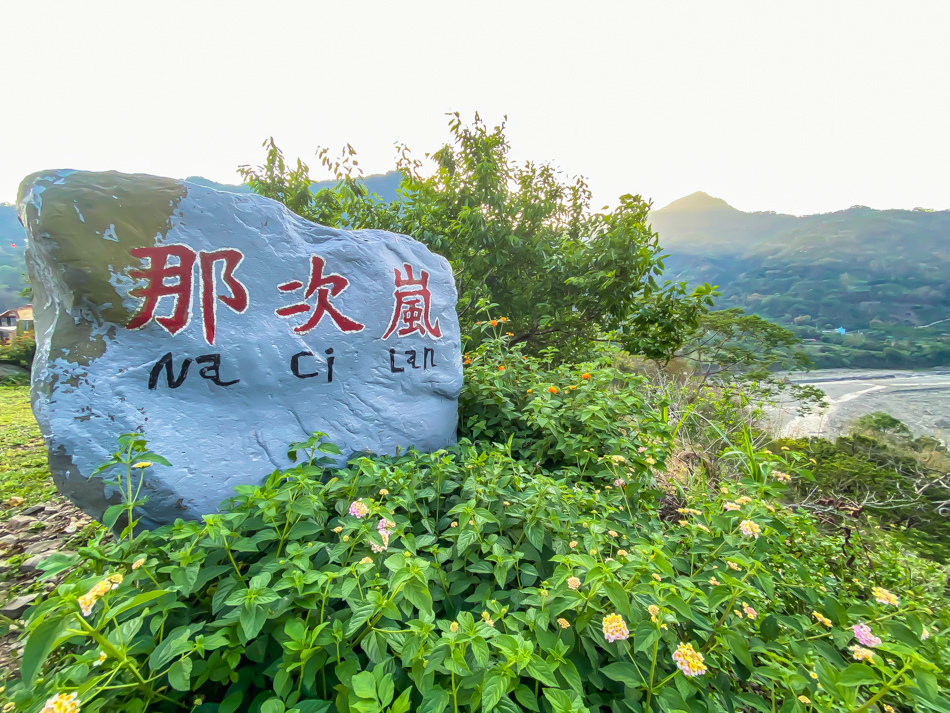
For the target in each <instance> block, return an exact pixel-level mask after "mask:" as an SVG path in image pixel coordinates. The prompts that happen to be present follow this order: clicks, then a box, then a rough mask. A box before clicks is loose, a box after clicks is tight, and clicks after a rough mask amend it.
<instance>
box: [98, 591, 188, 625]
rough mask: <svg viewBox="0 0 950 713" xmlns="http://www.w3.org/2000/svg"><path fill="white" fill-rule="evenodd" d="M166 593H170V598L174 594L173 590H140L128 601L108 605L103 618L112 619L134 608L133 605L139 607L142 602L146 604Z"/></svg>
mask: <svg viewBox="0 0 950 713" xmlns="http://www.w3.org/2000/svg"><path fill="white" fill-rule="evenodd" d="M166 594H167V595H170V597H169V598H170V599H171V598H174V596H175V592H166V591H164V590H162V589H154V590H152V591H151V592H142V593H141V594H137V595H136V596H134V597H132V598H131V599H129V600H128V601H125V602H122V603H120V604H119V605H118V606H116V607H114V608H113V607H110V608H109V609H108V610H107V611H106V615H105V618H106V619H112V618H113V617H117V616H119V615H121V614H125V613H126V612H128V611H131V610H132V609H135V607H140V606H142V605H144V604H148V603H149V602H152V601H155V600H156V599H158V598H159V597H163V596H165V595H166Z"/></svg>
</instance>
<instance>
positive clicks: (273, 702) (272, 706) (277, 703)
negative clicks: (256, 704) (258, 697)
mask: <svg viewBox="0 0 950 713" xmlns="http://www.w3.org/2000/svg"><path fill="white" fill-rule="evenodd" d="M261 713H284V702H283V701H282V700H280V699H279V698H277V697H276V696H275V697H274V698H268V699H267V700H266V701H264V702H263V703H262V704H261Z"/></svg>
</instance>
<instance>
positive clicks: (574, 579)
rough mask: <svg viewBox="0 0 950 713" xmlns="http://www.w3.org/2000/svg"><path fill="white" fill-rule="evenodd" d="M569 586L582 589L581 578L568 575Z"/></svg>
mask: <svg viewBox="0 0 950 713" xmlns="http://www.w3.org/2000/svg"><path fill="white" fill-rule="evenodd" d="M567 586H568V588H569V589H574V590H576V589H580V586H581V580H580V579H579V578H577V577H568V579H567Z"/></svg>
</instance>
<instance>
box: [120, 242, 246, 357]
mask: <svg viewBox="0 0 950 713" xmlns="http://www.w3.org/2000/svg"><path fill="white" fill-rule="evenodd" d="M130 252H131V254H132V256H133V257H137V258H142V259H145V260H148V266H147V267H143V268H140V269H133V270H129V276H130V277H132V278H134V279H137V280H145V282H146V285H145V286H144V287H136V288H134V289H132V290H130V291H129V296H131V297H140V298H142V300H143V302H142V308H141V309H140V310H139V311H138V313H137V314H135V315H134V316H133V317H132V319H130V320H129V322H128V324H127V325H126V327H127V328H128V329H141V328H142V327H144V326H145V325H147V324H148V323H149V322H151V321H153V320H154V321H155V322H156V323H157V324H158V325H159V326H160V327H162V328H163V329H164V330H165V331H166V332H168V333H169V334H171V335H172V336H174V335H176V334H178V332H180V331H181V330H183V329H184V328H185V327H187V326H188V324H189V323H190V322H191V314H192V304H191V303H192V286H193V283H194V268H195V263H196V262H197V263H198V275H199V279H200V282H201V322H202V328H203V332H204V338H205V341H206V342H207V343H208V344H214V333H215V323H216V319H217V305H218V300H220V301H221V302H223V303H224V304H225V305H226V306H228V307H229V308H231V309H232V310H234V311H235V312H237V313H238V314H241V313H242V312H244V311H245V310H246V309H247V305H248V294H247V287H246V286H245V285H244V284H243V283H242V282H241V281H240V280H238V279H237V278H236V277H235V276H234V271H235V270H236V269H237V268H238V266H239V265H240V264H241V261H242V260H243V259H244V255H243V254H242V253H241V251H240V250H235V249H234V248H222V249H221V250H212V251H210V252H205V251H202V252H196V251H194V250H192V249H191V248H190V247H188V246H187V245H178V244H175V245H157V246H155V247H151V248H132V250H131V251H130ZM218 262H220V263H223V265H222V269H221V280H222V281H223V282H224V284H225V285H227V287H228V290H229V291H230V294H229V295H216V294H215V282H216V278H215V263H218ZM162 297H171V298H172V301H173V303H174V305H173V307H172V312H171V314H170V315H166V316H158V317H156V316H155V308H156V307H157V306H158V302H159V300H160V299H161V298H162Z"/></svg>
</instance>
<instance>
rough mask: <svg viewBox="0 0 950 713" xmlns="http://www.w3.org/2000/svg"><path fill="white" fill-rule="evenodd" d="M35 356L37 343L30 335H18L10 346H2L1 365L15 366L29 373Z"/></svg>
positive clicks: (0, 352)
mask: <svg viewBox="0 0 950 713" xmlns="http://www.w3.org/2000/svg"><path fill="white" fill-rule="evenodd" d="M34 354H36V341H35V340H34V339H33V337H32V336H30V335H17V336H16V337H14V338H13V340H12V341H11V342H10V343H9V344H0V364H14V365H15V366H19V367H22V368H24V369H26V370H27V371H29V370H30V367H31V366H32V365H33V355H34Z"/></svg>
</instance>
